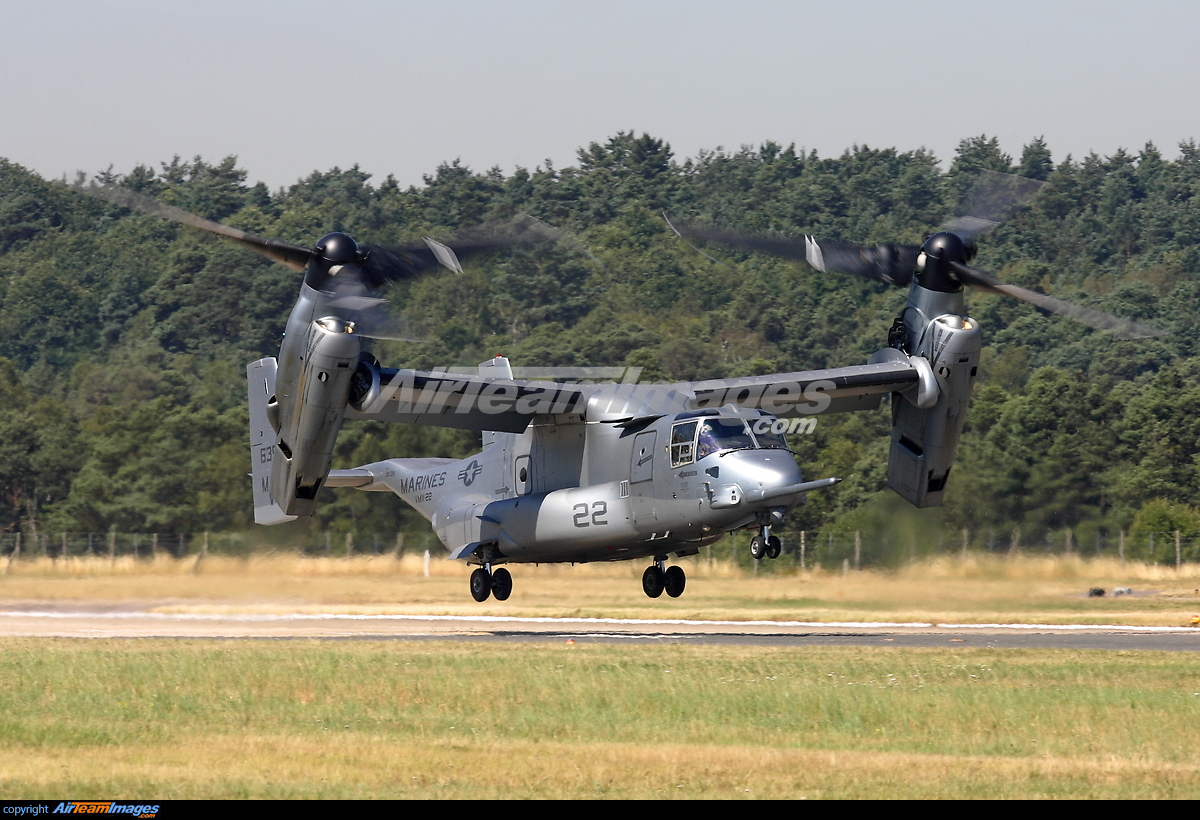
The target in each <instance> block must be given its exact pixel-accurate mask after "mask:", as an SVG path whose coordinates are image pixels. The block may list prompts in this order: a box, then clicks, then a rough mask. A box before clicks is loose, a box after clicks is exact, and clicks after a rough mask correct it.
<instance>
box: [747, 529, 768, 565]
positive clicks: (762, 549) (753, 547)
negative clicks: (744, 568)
mask: <svg viewBox="0 0 1200 820" xmlns="http://www.w3.org/2000/svg"><path fill="white" fill-rule="evenodd" d="M766 554H767V542H766V540H764V539H763V537H762V536H761V535H756V536H754V537H753V538H751V539H750V557H751V558H753V559H754V560H755V561H758V560H760V559H762V558H763V557H764V556H766Z"/></svg>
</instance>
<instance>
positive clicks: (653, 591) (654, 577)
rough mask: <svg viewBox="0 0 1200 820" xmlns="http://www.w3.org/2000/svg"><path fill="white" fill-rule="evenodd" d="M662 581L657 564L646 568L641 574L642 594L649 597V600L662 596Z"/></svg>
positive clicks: (663, 583) (661, 574)
mask: <svg viewBox="0 0 1200 820" xmlns="http://www.w3.org/2000/svg"><path fill="white" fill-rule="evenodd" d="M664 585H665V581H664V579H663V573H662V570H660V569H659V568H658V565H657V564H654V565H652V566H648V567H646V571H645V572H643V573H642V592H644V593H646V594H647V595H649V596H650V597H651V598H657V597H658V596H659V595H662V594H663V586H664Z"/></svg>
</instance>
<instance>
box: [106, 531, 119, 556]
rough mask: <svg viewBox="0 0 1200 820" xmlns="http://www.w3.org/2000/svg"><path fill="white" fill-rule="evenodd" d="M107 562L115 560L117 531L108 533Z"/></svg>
mask: <svg viewBox="0 0 1200 820" xmlns="http://www.w3.org/2000/svg"><path fill="white" fill-rule="evenodd" d="M108 560H110V561H116V560H117V531H116V530H109V531H108Z"/></svg>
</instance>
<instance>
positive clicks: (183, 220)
mask: <svg viewBox="0 0 1200 820" xmlns="http://www.w3.org/2000/svg"><path fill="white" fill-rule="evenodd" d="M79 190H80V191H82V192H83V193H85V194H88V195H90V196H94V197H97V198H98V199H103V200H105V201H106V202H111V203H112V204H114V205H120V206H122V207H125V208H132V209H134V210H138V211H142V212H143V213H148V214H152V215H154V216H161V217H163V218H164V219H170V220H171V221H173V222H178V223H180V224H182V225H187V226H188V227H191V228H199V229H200V230H202V231H208V232H209V233H211V234H216V235H217V236H223V237H225V238H226V239H232V240H233V241H234V242H237V243H238V244H240V245H241V246H242V247H244V248H248V249H249V250H252V251H254V252H255V253H258V254H261V255H263V256H265V257H267V258H268V259H270V260H271V261H272V262H278V263H279V264H281V265H285V266H287V267H289V268H291V269H292V270H294V271H298V272H303V271H304V267H305V266H306V265H307V264H308V260H309V257H310V256H312V251H311V250H310V249H308V248H303V247H301V246H299V245H293V244H292V243H290V242H284V241H283V240H282V239H267V238H265V237H261V236H255V235H254V234H252V233H247V232H246V231H241V230H238V229H237V228H231V227H229V226H228V225H222V224H221V223H220V222H213V221H212V220H211V219H205V218H204V217H201V216H196V215H195V214H193V213H189V212H187V211H185V210H183V209H182V208H176V207H175V206H173V205H165V204H163V203H162V202H159V201H158V200H157V199H151V198H150V197H148V196H145V195H143V194H139V193H137V192H136V191H130V190H129V189H128V188H122V187H120V186H119V185H100V184H97V183H96V182H92V184H91V185H90V186H89V187H87V188H80V189H79Z"/></svg>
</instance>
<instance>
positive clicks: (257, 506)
mask: <svg viewBox="0 0 1200 820" xmlns="http://www.w3.org/2000/svg"><path fill="white" fill-rule="evenodd" d="M246 389H247V394H248V397H249V399H250V478H251V480H252V481H253V482H254V523H255V524H282V523H284V522H286V521H295V520H296V516H294V515H288V514H287V513H285V512H284V511H283V510H281V509H280V508H279V505H278V504H276V503H275V502H274V501H273V500H272V499H271V458H272V456H273V455H274V453H275V439H276V433H275V428H274V426H273V425H272V424H271V419H270V415H269V414H268V412H267V403H268V402H269V401H270V400H271V398H272V397H273V396H274V395H275V359H274V358H273V357H272V358H267V359H259V360H258V361H256V362H251V363H250V364H248V365H246Z"/></svg>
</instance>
